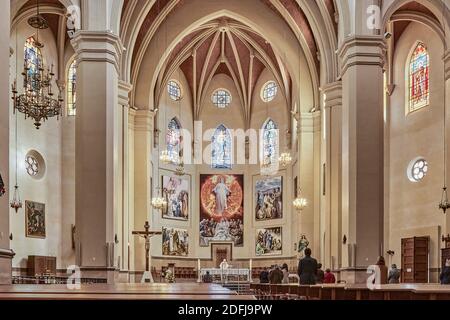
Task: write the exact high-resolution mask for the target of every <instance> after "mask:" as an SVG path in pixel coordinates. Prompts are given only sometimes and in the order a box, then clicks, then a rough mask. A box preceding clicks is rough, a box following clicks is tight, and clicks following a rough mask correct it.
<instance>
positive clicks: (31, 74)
mask: <svg viewBox="0 0 450 320" xmlns="http://www.w3.org/2000/svg"><path fill="white" fill-rule="evenodd" d="M24 54H25V60H26V63H27V68H28V71H27V77H28V79H31V81H29V82H28V83H30V85H31V86H32V88H33V89H34V90H37V89H38V88H37V87H36V86H37V84H38V82H37V81H36V77H37V76H39V68H40V67H41V66H42V64H43V57H42V53H41V49H39V48H38V47H37V46H36V40H35V39H34V37H29V38H28V39H27V40H26V41H25V45H24ZM30 89H31V88H30Z"/></svg>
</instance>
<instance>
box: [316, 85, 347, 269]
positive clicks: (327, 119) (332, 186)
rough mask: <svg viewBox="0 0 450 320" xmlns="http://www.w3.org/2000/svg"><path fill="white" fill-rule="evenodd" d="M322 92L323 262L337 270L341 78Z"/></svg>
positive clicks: (340, 226) (339, 241)
mask: <svg viewBox="0 0 450 320" xmlns="http://www.w3.org/2000/svg"><path fill="white" fill-rule="evenodd" d="M321 91H322V94H323V111H322V112H323V114H324V115H323V126H324V129H323V135H322V139H324V140H325V143H324V148H325V150H324V154H323V155H322V156H323V157H322V158H323V161H322V162H323V164H324V168H323V169H325V173H323V172H322V174H325V176H324V177H322V180H325V186H324V188H323V189H322V190H321V191H322V197H323V202H324V203H323V206H322V207H323V210H324V214H323V216H324V220H325V221H324V223H323V225H324V227H325V241H324V242H325V249H324V251H325V259H324V263H325V266H326V267H330V268H332V269H333V270H337V269H339V268H340V267H341V256H342V250H341V249H342V248H341V243H342V210H341V209H342V208H341V200H342V199H341V178H342V83H341V82H340V81H338V82H334V83H330V84H327V85H325V86H323V87H322V90H321ZM323 169H322V170H323ZM324 178H325V179H324ZM322 183H324V182H323V181H322Z"/></svg>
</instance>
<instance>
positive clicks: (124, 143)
mask: <svg viewBox="0 0 450 320" xmlns="http://www.w3.org/2000/svg"><path fill="white" fill-rule="evenodd" d="M131 90H132V86H131V85H130V84H128V83H125V82H123V81H119V92H118V94H119V95H118V98H119V103H118V110H117V112H118V113H119V115H120V116H119V117H118V118H119V120H120V122H119V123H118V125H119V127H120V133H119V142H120V143H119V146H120V147H121V148H120V153H119V159H118V162H119V171H120V172H119V186H121V188H120V189H121V197H120V201H119V202H120V205H119V211H120V213H121V214H120V215H119V217H118V221H117V230H116V232H117V237H118V244H117V249H118V256H119V257H120V259H119V260H120V261H119V262H120V263H119V269H120V271H121V276H123V277H121V280H120V281H124V282H128V271H129V269H128V266H129V261H128V258H129V252H128V250H129V248H128V244H129V243H130V241H131V237H132V235H131V232H132V231H133V230H132V228H131V226H130V211H129V209H130V207H129V204H130V185H129V183H130V175H129V173H130V158H131V159H133V157H130V153H129V152H128V151H129V94H130V92H131Z"/></svg>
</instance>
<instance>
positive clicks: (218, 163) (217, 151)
mask: <svg viewBox="0 0 450 320" xmlns="http://www.w3.org/2000/svg"><path fill="white" fill-rule="evenodd" d="M211 150H212V151H211V160H212V161H211V165H212V167H213V169H231V168H232V161H231V159H232V150H233V148H232V138H231V133H230V131H229V130H228V129H227V128H226V127H225V126H224V125H223V124H222V125H220V126H219V127H218V128H217V129H216V131H215V132H214V135H213V137H212V139H211Z"/></svg>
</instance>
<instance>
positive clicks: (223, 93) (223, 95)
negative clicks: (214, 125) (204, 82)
mask: <svg viewBox="0 0 450 320" xmlns="http://www.w3.org/2000/svg"><path fill="white" fill-rule="evenodd" d="M212 102H213V104H214V105H215V106H216V107H217V108H220V109H224V108H226V107H228V106H229V105H230V104H231V94H230V93H229V92H228V91H227V90H224V89H219V90H216V91H215V92H214V93H213V96H212Z"/></svg>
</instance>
